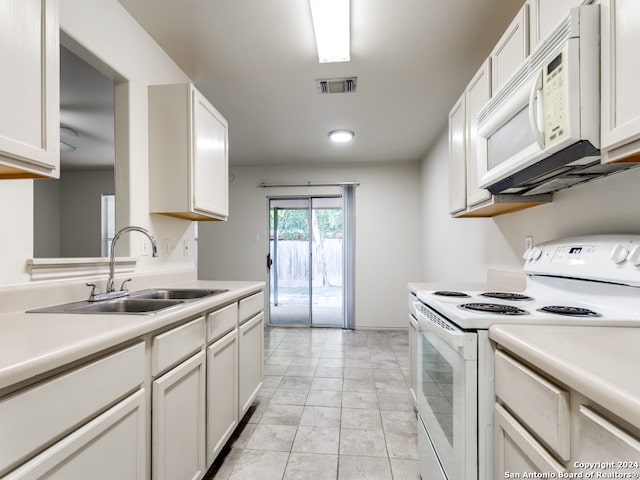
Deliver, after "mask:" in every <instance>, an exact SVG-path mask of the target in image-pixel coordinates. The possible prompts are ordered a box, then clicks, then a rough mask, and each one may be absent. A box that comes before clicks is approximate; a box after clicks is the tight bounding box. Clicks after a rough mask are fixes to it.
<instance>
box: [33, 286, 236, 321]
mask: <svg viewBox="0 0 640 480" xmlns="http://www.w3.org/2000/svg"><path fill="white" fill-rule="evenodd" d="M228 291H229V290H226V289H206V288H151V289H148V290H139V291H136V292H131V293H130V295H129V297H125V298H118V299H114V300H102V301H99V302H89V301H87V300H85V301H81V302H72V303H65V304H62V305H53V306H51V307H44V308H36V309H34V310H29V311H27V313H84V314H93V313H111V314H134V315H150V314H153V313H156V312H158V311H160V310H164V309H165V308H169V307H173V306H175V305H181V304H184V303H185V302H189V301H193V300H197V299H199V298H204V297H208V296H211V295H218V294H220V293H224V292H228Z"/></svg>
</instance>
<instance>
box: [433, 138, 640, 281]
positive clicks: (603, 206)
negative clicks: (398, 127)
mask: <svg viewBox="0 0 640 480" xmlns="http://www.w3.org/2000/svg"><path fill="white" fill-rule="evenodd" d="M448 174H449V172H448V147H447V132H446V131H445V132H443V133H442V134H441V136H440V138H439V140H438V142H437V143H436V144H435V146H434V148H433V149H432V150H431V151H430V152H429V153H428V154H427V156H426V157H425V158H424V159H423V161H422V192H423V197H422V209H423V222H424V223H423V248H424V261H423V271H422V276H423V280H429V281H434V280H435V281H438V280H445V281H450V280H452V281H459V280H471V281H484V280H485V275H486V270H487V269H488V268H498V269H503V270H512V271H515V270H521V269H522V266H523V264H524V262H523V260H522V254H523V253H524V250H525V247H524V242H525V237H526V236H528V235H531V236H533V240H534V243H540V242H544V241H547V240H553V239H557V238H563V237H567V236H573V235H585V234H592V233H617V232H620V233H632V232H633V233H640V211H639V210H638V205H640V188H639V186H640V167H638V168H635V169H632V170H629V171H627V172H622V173H618V174H615V175H611V176H609V177H604V178H600V179H597V180H594V181H592V182H589V183H586V184H583V185H579V186H576V187H574V188H570V189H567V190H563V191H560V192H557V193H556V194H554V201H553V203H550V204H547V205H542V206H538V207H533V208H530V209H527V210H523V211H520V212H513V213H509V214H506V215H500V216H497V217H493V218H486V219H485V218H479V219H473V218H460V219H454V218H451V217H450V216H449V214H448V213H447V212H448V184H447V177H448Z"/></svg>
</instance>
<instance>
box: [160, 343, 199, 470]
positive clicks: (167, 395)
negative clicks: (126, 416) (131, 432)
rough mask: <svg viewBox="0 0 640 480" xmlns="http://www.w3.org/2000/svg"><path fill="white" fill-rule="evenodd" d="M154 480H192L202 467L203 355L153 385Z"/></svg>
mask: <svg viewBox="0 0 640 480" xmlns="http://www.w3.org/2000/svg"><path fill="white" fill-rule="evenodd" d="M152 395H153V398H152V420H151V421H152V432H153V435H152V446H151V448H152V452H151V457H152V465H153V466H152V472H153V478H154V480H194V479H199V478H201V477H202V475H204V473H205V471H206V465H205V354H204V352H203V351H201V352H199V353H197V354H196V355H194V356H193V357H191V358H189V359H188V360H186V361H184V362H183V363H181V364H180V365H178V366H177V367H175V368H174V369H173V370H170V371H169V372H167V373H166V374H164V375H163V376H162V377H160V378H158V379H157V380H155V381H154V382H153V391H152Z"/></svg>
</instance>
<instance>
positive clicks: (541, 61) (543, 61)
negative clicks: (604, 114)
mask: <svg viewBox="0 0 640 480" xmlns="http://www.w3.org/2000/svg"><path fill="white" fill-rule="evenodd" d="M599 13H600V7H599V6H598V5H586V6H581V7H576V8H572V9H571V10H570V12H569V14H568V15H567V16H566V17H565V18H564V19H563V20H562V22H561V23H560V24H558V26H557V27H556V28H555V29H554V30H553V31H552V32H551V33H550V34H549V35H548V36H547V37H546V38H545V39H544V40H543V41H542V42H541V43H540V45H539V46H538V47H537V48H536V49H535V50H534V51H533V52H532V53H531V55H530V56H529V57H528V58H527V60H526V61H525V63H524V64H523V65H522V66H521V67H520V68H519V69H518V70H517V71H516V72H515V73H514V74H513V75H512V76H511V77H510V79H509V80H508V82H507V83H506V84H505V85H504V86H503V87H502V88H501V89H500V90H499V91H498V92H497V93H496V94H494V95H493V96H492V98H491V100H490V101H489V102H488V103H487V104H486V105H485V106H484V108H483V109H482V110H481V111H480V112H479V114H478V172H479V176H478V178H479V186H480V187H481V188H486V189H488V190H489V191H490V192H491V193H494V194H497V193H517V194H522V195H527V194H531V195H533V194H538V193H549V192H551V191H555V190H559V189H560V188H565V187H568V186H571V185H573V184H576V183H580V182H581V181H584V180H585V179H590V177H591V178H593V176H600V175H602V172H601V167H600V162H599V161H598V160H599V156H600V151H599V148H600V61H599V58H600V48H599V43H600V42H599V35H600V25H599V19H600V15H599Z"/></svg>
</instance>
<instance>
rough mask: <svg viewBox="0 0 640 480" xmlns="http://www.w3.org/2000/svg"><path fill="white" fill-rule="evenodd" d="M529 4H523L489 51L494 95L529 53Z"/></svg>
mask: <svg viewBox="0 0 640 480" xmlns="http://www.w3.org/2000/svg"><path fill="white" fill-rule="evenodd" d="M528 12H529V6H528V5H527V4H525V5H523V6H522V8H521V9H520V11H519V12H518V14H517V15H516V17H515V18H514V19H513V21H512V22H511V25H509V27H508V28H507V30H506V31H505V32H504V34H503V35H502V37H501V38H500V40H499V41H498V43H497V44H496V46H495V47H494V48H493V51H492V52H491V55H489V56H490V58H491V92H492V94H493V95H495V94H496V93H497V92H498V91H499V90H500V88H501V87H502V86H503V85H504V84H505V83H506V81H507V80H508V79H509V77H511V75H512V74H513V73H514V72H515V71H516V70H517V69H518V68H519V67H520V65H522V62H524V60H525V58H527V55H529V15H528Z"/></svg>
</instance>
